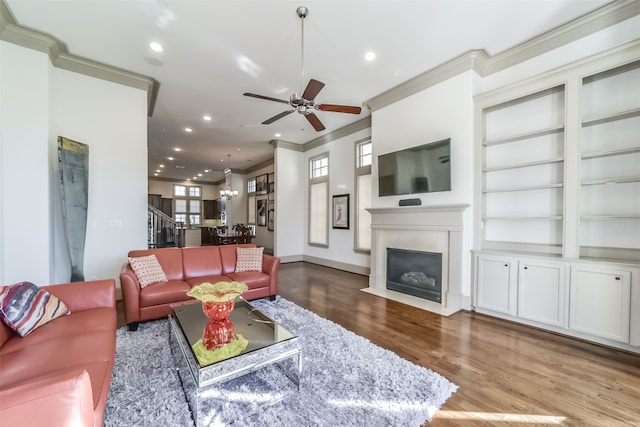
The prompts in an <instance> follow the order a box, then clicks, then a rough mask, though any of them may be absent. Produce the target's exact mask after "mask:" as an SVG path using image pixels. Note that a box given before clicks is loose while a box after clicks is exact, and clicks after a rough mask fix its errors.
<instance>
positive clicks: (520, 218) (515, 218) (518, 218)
mask: <svg viewBox="0 0 640 427" xmlns="http://www.w3.org/2000/svg"><path fill="white" fill-rule="evenodd" d="M482 219H483V220H485V221H486V220H502V221H504V220H508V221H523V220H526V221H529V220H532V219H543V220H551V221H560V220H562V216H561V215H553V216H542V215H538V216H535V215H531V216H486V217H483V218H482Z"/></svg>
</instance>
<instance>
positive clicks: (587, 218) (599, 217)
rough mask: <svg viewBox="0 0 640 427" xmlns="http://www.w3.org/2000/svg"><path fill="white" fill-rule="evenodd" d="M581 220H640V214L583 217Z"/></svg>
mask: <svg viewBox="0 0 640 427" xmlns="http://www.w3.org/2000/svg"><path fill="white" fill-rule="evenodd" d="M580 219H585V220H592V219H594V220H598V219H605V220H606V219H640V214H620V215H581V216H580Z"/></svg>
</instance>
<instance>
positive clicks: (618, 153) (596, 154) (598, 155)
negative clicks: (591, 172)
mask: <svg viewBox="0 0 640 427" xmlns="http://www.w3.org/2000/svg"><path fill="white" fill-rule="evenodd" d="M639 143H640V141H639ZM634 153H640V146H638V147H632V148H624V149H621V150H604V151H593V152H591V153H583V154H582V156H581V157H582V159H583V160H587V159H595V158H601V157H610V156H624V155H626V154H634Z"/></svg>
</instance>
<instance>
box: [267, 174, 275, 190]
mask: <svg viewBox="0 0 640 427" xmlns="http://www.w3.org/2000/svg"><path fill="white" fill-rule="evenodd" d="M267 181H268V183H267V185H268V188H269V190H268V192H269V194H272V193H274V192H275V191H276V174H275V173H273V172H272V173H270V174H269V177H268V179H267Z"/></svg>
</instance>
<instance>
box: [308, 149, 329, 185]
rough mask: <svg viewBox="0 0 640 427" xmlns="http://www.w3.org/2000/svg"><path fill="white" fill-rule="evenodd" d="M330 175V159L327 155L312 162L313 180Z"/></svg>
mask: <svg viewBox="0 0 640 427" xmlns="http://www.w3.org/2000/svg"><path fill="white" fill-rule="evenodd" d="M327 175H329V157H328V156H327V155H326V154H325V155H323V156H322V157H319V158H316V159H312V160H311V179H314V178H320V177H323V176H327Z"/></svg>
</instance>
